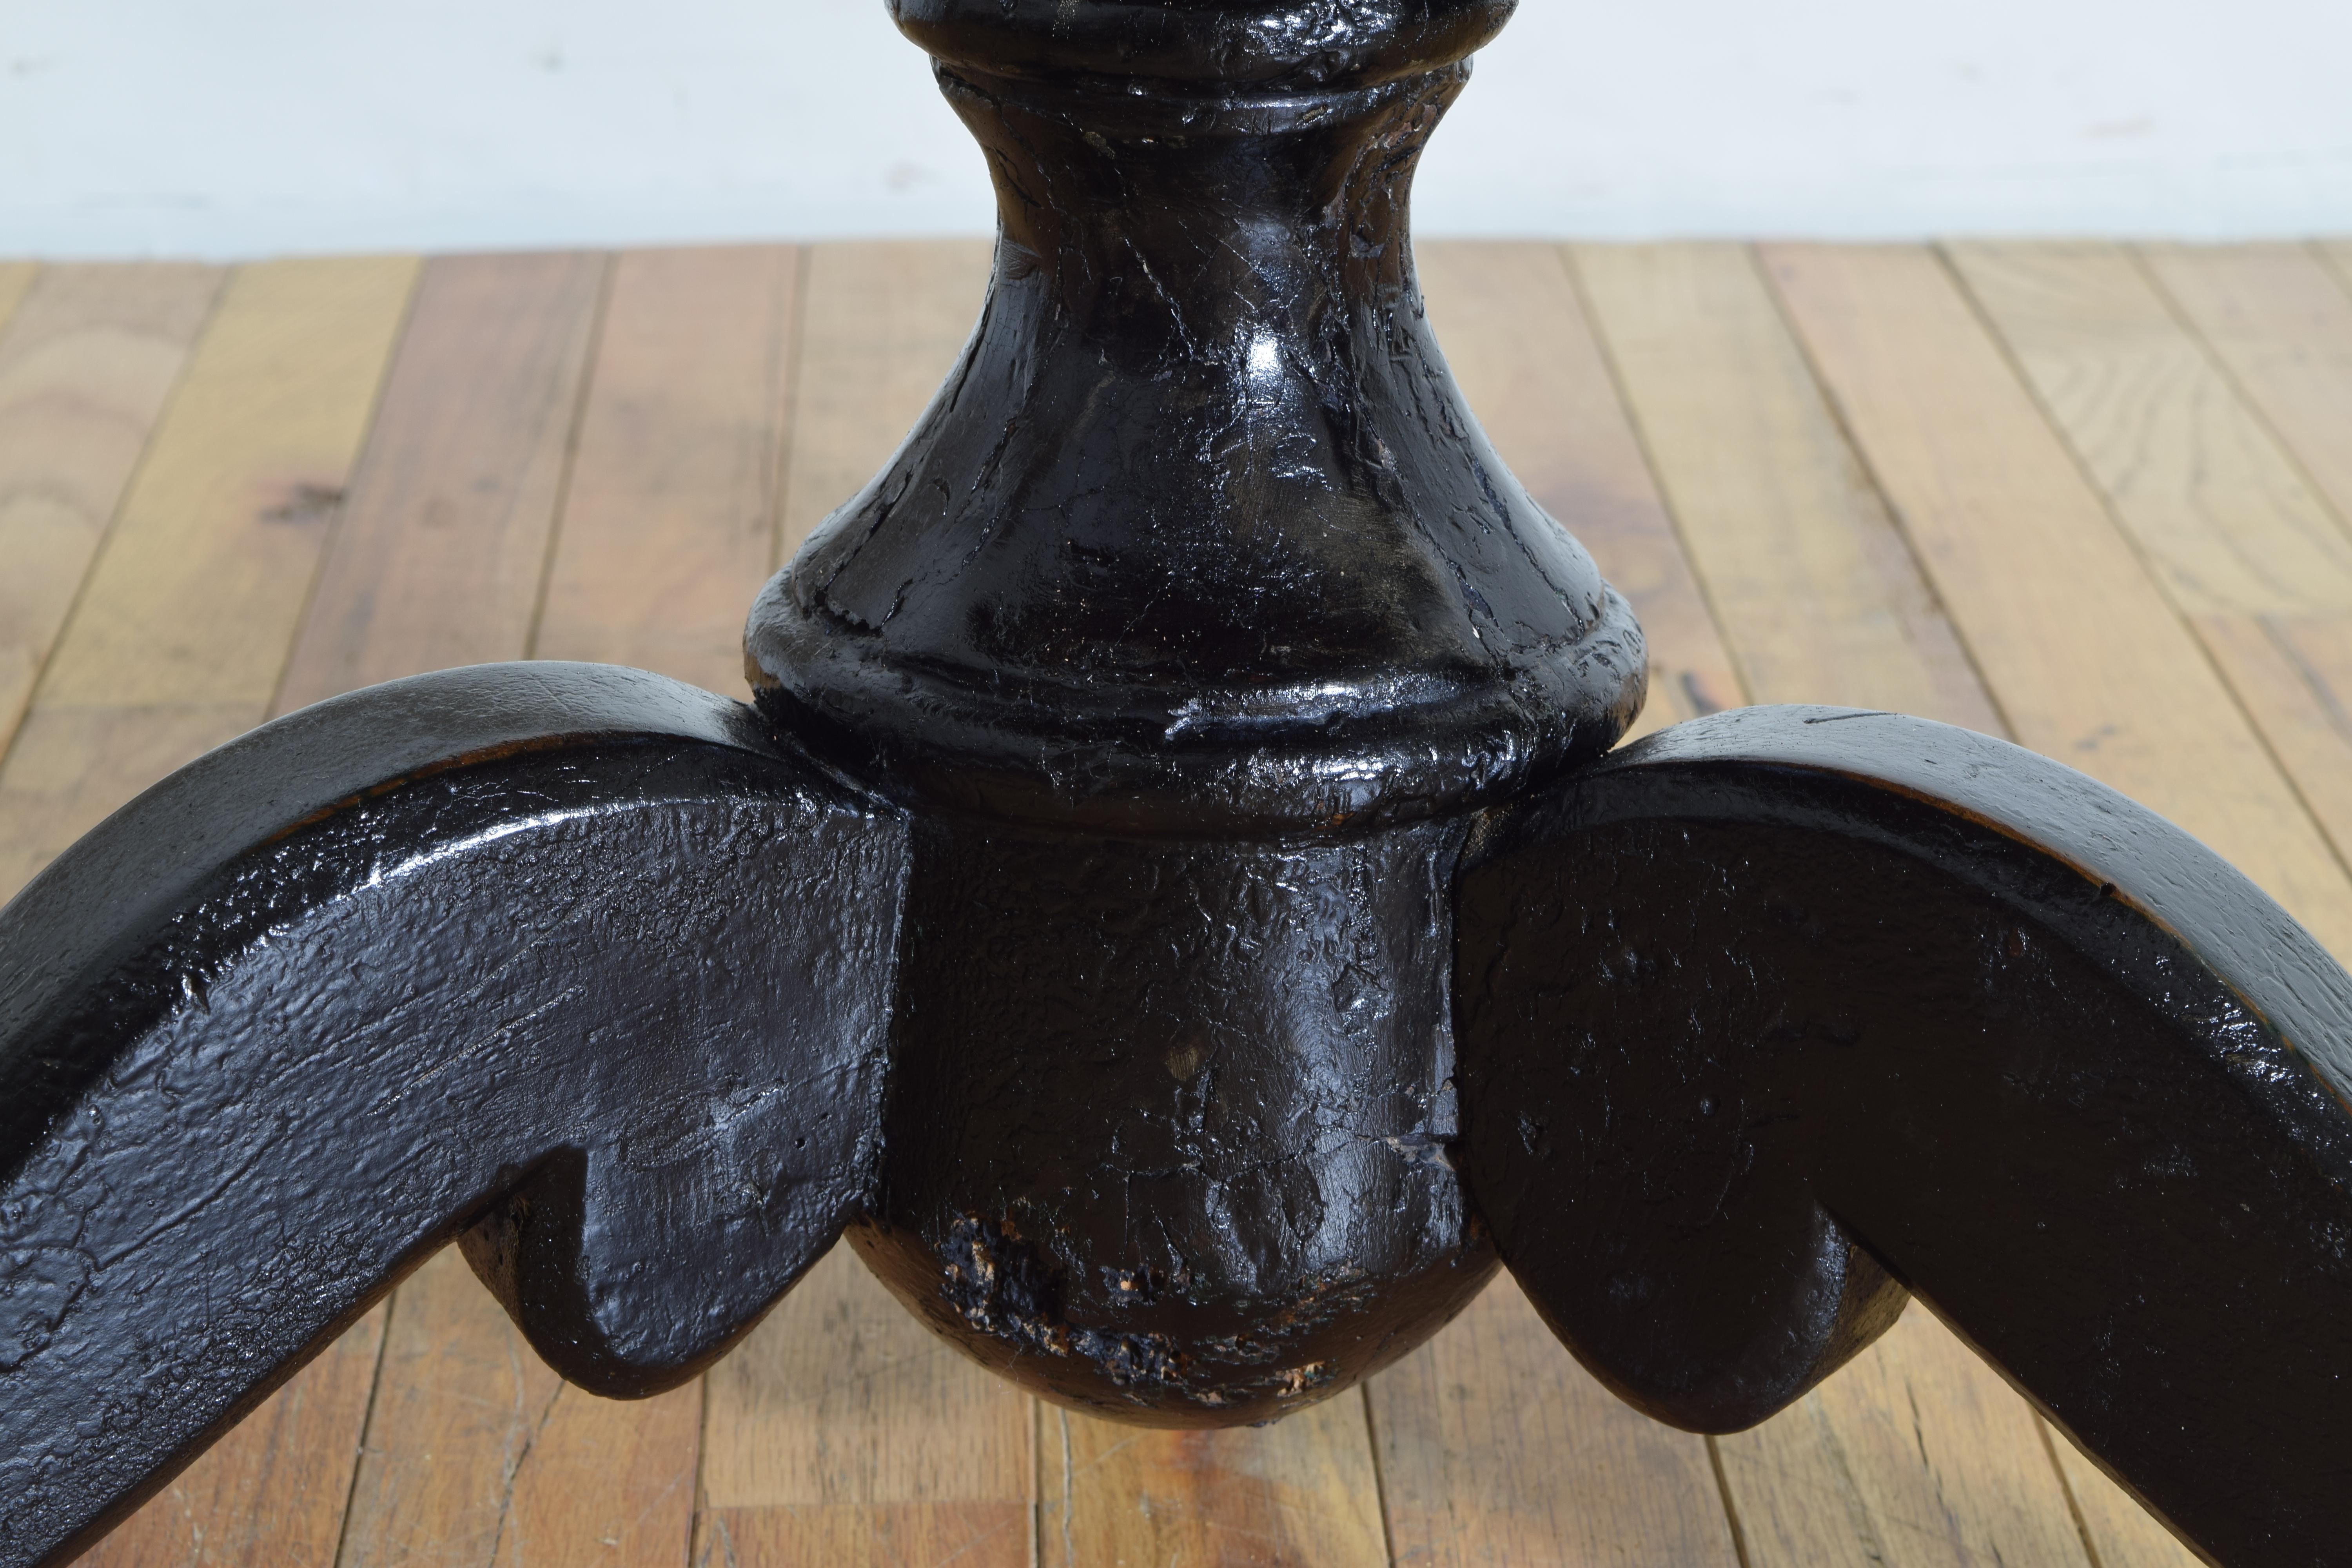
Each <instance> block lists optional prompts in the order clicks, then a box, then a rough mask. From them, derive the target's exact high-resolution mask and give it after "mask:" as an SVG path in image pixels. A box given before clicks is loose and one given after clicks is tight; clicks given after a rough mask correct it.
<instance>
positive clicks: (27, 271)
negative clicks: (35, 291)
mask: <svg viewBox="0 0 2352 1568" xmlns="http://www.w3.org/2000/svg"><path fill="white" fill-rule="evenodd" d="M40 271H41V265H40V263H39V262H37V261H0V327H5V326H6V325H7V322H8V318H9V316H10V315H12V314H13V313H14V312H15V311H16V306H17V304H18V303H19V302H20V301H21V300H23V299H24V298H25V295H26V292H27V291H29V290H30V289H32V287H33V280H34V279H36V278H37V277H39V276H40Z"/></svg>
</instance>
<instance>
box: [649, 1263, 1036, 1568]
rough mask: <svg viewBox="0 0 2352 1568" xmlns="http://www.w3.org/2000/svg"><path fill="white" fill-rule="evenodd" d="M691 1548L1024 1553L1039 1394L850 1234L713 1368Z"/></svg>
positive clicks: (975, 1560)
mask: <svg viewBox="0 0 2352 1568" xmlns="http://www.w3.org/2000/svg"><path fill="white" fill-rule="evenodd" d="M1034 1404H1035V1401H1034V1400H1032V1399H1031V1398H1029V1397H1028V1396H1027V1395H1026V1394H1022V1393H1020V1392H1019V1391H1017V1390H1015V1389H1014V1388H1013V1387H1012V1386H1011V1385H1009V1384H1004V1383H1002V1382H1000V1381H999V1380H997V1379H996V1378H995V1377H993V1376H992V1375H991V1374H990V1373H986V1372H984V1371H982V1369H981V1368H980V1367H978V1366H977V1365H974V1364H973V1363H971V1362H969V1361H966V1360H965V1359H964V1358H963V1357H961V1356H960V1355H958V1354H957V1353H956V1352H954V1351H953V1350H951V1349H950V1348H949V1346H948V1345H947V1343H946V1342H945V1341H942V1340H940V1339H938V1338H936V1337H935V1336H934V1335H932V1333H931V1332H930V1331H929V1330H928V1329H926V1328H924V1327H923V1326H922V1324H921V1323H919V1321H916V1320H915V1318H914V1317H913V1315H912V1314H910V1313H908V1311H907V1310H906V1309H905V1308H903V1307H901V1306H899V1305H898V1302H897V1301H896V1300H892V1299H891V1298H890V1296H889V1295H888V1294H887V1292H885V1291H884V1290H883V1289H882V1288H881V1286H879V1285H878V1284H877V1283H876V1282H875V1280H874V1278H873V1276H872V1275H870V1274H868V1273H867V1272H866V1266H865V1265H864V1264H862V1263H860V1262H859V1261H858V1260H857V1258H856V1254H854V1253H853V1252H852V1251H851V1250H850V1249H849V1247H847V1246H846V1245H844V1246H841V1247H835V1248H834V1250H833V1251H832V1252H831V1253H830V1254H829V1255H827V1257H826V1258H824V1261H823V1262H821V1263H819V1264H818V1265H817V1266H816V1267H815V1268H813V1269H811V1270H810V1271H809V1273H808V1276H807V1277H806V1278H805V1279H803V1280H802V1281H801V1282H800V1284H799V1285H797V1286H795V1287H794V1288H793V1291H792V1293H791V1294H790V1295H788V1296H786V1297H785V1298H784V1299H783V1300H782V1302H781V1303H780V1304H779V1305H778V1306H777V1308H776V1309H775V1310H774V1311H772V1313H770V1314H769V1316H768V1318H767V1321H764V1322H763V1323H761V1325H760V1327H759V1328H758V1329H757V1330H755V1331H753V1332H752V1335H751V1339H750V1340H748V1341H747V1342H745V1343H744V1344H743V1346H742V1347H741V1348H740V1349H739V1350H738V1351H736V1352H735V1353H734V1354H732V1355H730V1356H729V1357H728V1358H727V1359H726V1360H725V1361H723V1362H721V1363H719V1365H718V1366H717V1367H715V1368H713V1369H712V1371H711V1373H710V1375H709V1420H708V1424H707V1429H706V1433H705V1437H704V1456H705V1457H704V1460H703V1472H702V1492H703V1510H704V1511H703V1513H702V1515H701V1517H700V1519H699V1521H698V1530H697V1542H696V1547H695V1562H696V1563H698V1564H701V1563H719V1564H727V1565H730V1568H740V1565H744V1564H751V1563H849V1564H857V1565H860V1568H933V1565H935V1564H943V1563H950V1562H953V1563H957V1564H959V1565H963V1564H971V1565H972V1568H1025V1565H1026V1564H1028V1563H1030V1562H1031V1560H1032V1559H1031V1542H1030V1535H1031V1525H1032V1522H1033V1513H1032V1505H1033V1502H1034V1498H1035V1495H1036V1467H1035V1428H1034V1415H1033V1407H1034Z"/></svg>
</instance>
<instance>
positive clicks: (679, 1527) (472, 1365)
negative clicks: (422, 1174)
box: [337, 1247, 702, 1568]
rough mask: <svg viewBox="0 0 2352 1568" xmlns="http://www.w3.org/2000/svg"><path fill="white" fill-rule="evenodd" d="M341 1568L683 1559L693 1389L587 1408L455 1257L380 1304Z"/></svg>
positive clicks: (607, 1565) (615, 1566)
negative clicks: (375, 1361)
mask: <svg viewBox="0 0 2352 1568" xmlns="http://www.w3.org/2000/svg"><path fill="white" fill-rule="evenodd" d="M384 1335H385V1344H384V1353H383V1372H382V1373H381V1374H380V1377H379V1382H378V1385H377V1389H376V1396H375V1404H374V1408H373V1411H372V1412H371V1414H370V1415H369V1419H368V1427H367V1446H366V1448H365V1450H364V1451H363V1452H362V1455H361V1458H360V1466H359V1474H358V1477H357V1479H355V1481H354V1482H353V1483H352V1491H351V1513H350V1518H349V1520H348V1521H346V1523H345V1525H344V1529H343V1541H342V1550H341V1554H340V1556H339V1557H338V1559H337V1561H338V1562H339V1563H341V1565H342V1568H420V1565H424V1564H432V1565H433V1568H592V1565H593V1568H635V1565H636V1564H655V1563H660V1564H668V1565H676V1564H681V1563H684V1562H685V1561H686V1553H687V1540H688V1529H689V1526H690V1520H691V1510H690V1508H689V1506H688V1503H689V1500H690V1499H691V1498H692V1496H693V1491H694V1468H695V1443H694V1437H695V1432H696V1429H697V1427H698V1425H699V1424H700V1420H701V1414H702V1389H701V1384H699V1383H693V1384H688V1385H687V1386H686V1387H684V1388H681V1389H677V1390H674V1391H672V1392H671V1393H668V1394H662V1395H659V1396H658V1397H656V1398H653V1399H648V1400H642V1401H631V1402H626V1403H624V1402H620V1401H615V1400H609V1399H599V1398H597V1397H596V1396H595V1395H593V1394H583V1393H582V1392H581V1391H580V1390H579V1389H577V1388H574V1387H572V1386H571V1385H570V1384H566V1383H565V1382H564V1381H563V1380H562V1378H560V1377H558V1376H556V1374H555V1373H552V1372H550V1371H549V1370H548V1369H547V1365H546V1363H543V1362H541V1360H540V1359H539V1357H538V1355H537V1354H536V1353H535V1352H533V1351H532V1350H531V1349H530V1345H529V1344H527V1343H526V1342H524V1340H523V1338H522V1334H521V1332H520V1331H519V1330H518V1329H516V1327H515V1326H514V1323H513V1321H511V1320H510V1319H509V1318H508V1316H507V1314H506V1311H505V1310H504V1309H503V1308H501V1307H500V1306H499V1304H498V1303H497V1301H495V1300H492V1298H491V1296H490V1293H489V1292H488V1291H487V1290H485V1289H482V1287H481V1283H480V1282H479V1281H478V1280H477V1279H475V1278H474V1275H473V1270H471V1269H470V1268H467V1266H466V1260H465V1259H464V1258H462V1257H460V1256H459V1255H458V1252H457V1249H456V1248H455V1247H450V1248H447V1249H445V1250H444V1251H443V1252H441V1253H440V1254H439V1255H438V1256H436V1258H433V1260H432V1261H431V1262H429V1263H427V1264H425V1267H424V1268H420V1269H419V1270H417V1271H416V1273H415V1274H414V1275H412V1276H410V1277H409V1279H408V1280H407V1281H406V1282H405V1283H404V1284H403V1285H402V1286H401V1288H400V1292H399V1294H398V1295H397V1296H396V1297H395V1298H394V1300H393V1303H392V1310H391V1317H390V1321H389V1323H388V1325H387V1327H386V1329H385V1331H384Z"/></svg>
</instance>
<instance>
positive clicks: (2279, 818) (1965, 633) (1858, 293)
mask: <svg viewBox="0 0 2352 1568" xmlns="http://www.w3.org/2000/svg"><path fill="white" fill-rule="evenodd" d="M1765 255H1766V258H1767V263H1768V267H1769V271H1770V275H1771V277H1772V279H1773V280H1774V282H1775V283H1776V285H1777V286H1778V288H1779V290H1780V296H1781V298H1782V300H1783V301H1784V302H1785V303H1786V305H1787V307H1788V309H1789V310H1790V316H1791V318H1792V319H1793V321H1795V322H1796V324H1797V328H1798V331H1799V333H1800V335H1801V337H1802V339H1803V340H1804V342H1805V343H1806V346H1807V348H1808V351H1809V352H1810V353H1811V358H1812V361H1813V363H1814V364H1815V365H1816V366H1817V367H1819V368H1820V370H1821V371H1822V375H1823V378H1824V380H1825V381H1826V383H1827V384H1828V386H1829V388H1830V391H1831V394H1832V396H1833V398H1834V399H1835V400H1836V403H1837V405H1838V407H1839V409H1840V412H1841V413H1842V415H1843V418H1844V421H1845V424H1846V426H1847V427H1848V428H1849V429H1851V430H1852V431H1853V433H1854V435H1855V437H1856V438H1857V439H1858V441H1859V443H1860V445H1861V448H1862V455H1863V457H1864V460H1865V461H1866V462H1868V463H1869V465H1870V467H1871V469H1872V472H1873V473H1874V475H1875V476H1876V477H1877V479H1878V480H1879V482H1880V484H1881V485H1882V487H1883V489H1884V490H1885V494H1886V496H1887V499H1888V500H1889V501H1890V502H1891V503H1892V504H1893V506H1894V508H1895V513H1896V515H1897V516H1898V518H1899V519H1900V521H1902V523H1903V526H1904V528H1905V530H1906V533H1907V534H1908V535H1909V537H1910V539H1911V541H1912V543H1913V545H1914V547H1915V549H1916V551H1917V552H1918V554H1919V556H1920V558H1921V561H1922V563H1924V564H1925V566H1926V568H1927V575H1928V578H1929V580H1930V582H1931V583H1932V584H1934V586H1935V588H1936V589H1937V594H1938V595H1939V597H1940V598H1941V600H1942V602H1943V604H1944V605H1945V607H1946V608H1947V610H1948V612H1949V613H1950V615H1951V616H1952V618H1953V621H1954V624H1955V625H1956V626H1958V630H1959V632H1960V636H1961V637H1962V639H1963V640H1964V642H1965V643H1966V644H1967V646H1968V648H1969V653H1970V655H1971V656H1972V658H1974V660H1975V662H1976V665H1977V668H1978V669H1979V671H1981V672H1982V674H1983V675H1984V677H1985V680H1986V684H1987V687H1988V688H1989V689H1990V694H1991V696H1992V698H1993V700H1995V701H1996V702H1997V703H1998V704H1999V705H2000V709H2001V711H2002V712H2003V714H2004V715H2005V716H2006V717H2007V718H2008V720H2009V722H2010V725H2011V729H2012V731H2014V733H2015V736H2016V739H2017V740H2018V741H2019V742H2021V743H2023V744H2025V745H2028V746H2031V747H2032V748H2033V749H2034V750H2036V751H2038V752H2042V753H2044V754H2045V755H2048V756H2052V757H2054V758H2056V759H2058V760H2059V761H2061V762H2063V763H2070V764H2071V765H2073V766H2074V767H2077V768H2080V769H2082V770H2083V771H2084V772H2085V773H2090V774H2091V775H2092V776H2094V777H2095V778H2098V779H2101V780H2103V781H2104V782H2105V783H2107V784H2112V785H2114V786H2115V787H2116V788H2117V789H2119V790H2121V791H2123V792H2124V793H2125V794H2126V795H2132V796H2133V797H2135V798H2136V799H2137V800H2138V801H2140V802H2141V803H2142V804H2143V805H2147V806H2149V807H2151V808H2152V809H2154V810H2156V811H2158V812H2160V813H2162V814H2163V815H2164V816H2168V817H2169V818H2170V819H2172V820H2173V821H2174V822H2176V823H2178V824H2179V825H2180V826H2183V827H2185V828H2186V829H2188V830H2189V832H2190V833H2193V834H2195V835H2196V836H2197V837H2200V838H2201V839H2203V840H2204V841H2205V842H2206V843H2207V844H2209V845H2210V846H2212V847H2213V848H2214V849H2215V850H2217V851H2218V852H2220V853H2221V855H2222V856H2223V857H2225V858H2228V859H2229V860H2231V862H2232V863H2234V864H2235V865H2236V866H2237V867H2238V868H2240V869H2241V870H2243V871H2244V872H2245V873H2246V874H2247V875H2248V876H2250V877H2252V879H2254V880H2255V881H2256V882H2258V883H2260V884H2261V885H2262V886H2263V889H2265V890H2267V891H2268V892H2269V893H2270V894H2271V895H2272V896H2273V898H2275V899H2277V900H2279V901H2280V902H2281V903H2282V904H2284V905H2285V906H2286V908H2287V910H2288V911H2289V912H2290V913H2292V914H2293V915H2294V917H2295V918H2296V919H2298V920H2300V921H2302V922H2303V923H2304V924H2305V926H2307V927H2308V928H2310V930H2311V931H2312V932H2313V933H2314V934H2315V936H2317V937H2318V939H2319V940H2320V941H2321V942H2324V943H2326V945H2327V946H2328V947H2329V948H2330V949H2331V950H2332V951H2334V952H2347V953H2352V883H2347V880H2346V879H2345V876H2344V873H2343V870H2342V868H2340V867H2339V866H2338V865H2337V864H2336V859H2335V857H2334V856H2333V854H2332V853H2331V852H2330V849H2329V846H2328V843H2327V841H2326V838H2325V837H2323V836H2322V835H2321V833H2320V832H2319V830H2318V828H2317V827H2316V826H2315V824H2314V823H2313V821H2312V819H2311V817H2310V816H2308V815H2307V814H2306V813H2305V809H2304V807H2303V805H2302V802H2301V801H2300V800H2299V799H2297V797H2296V795H2295V794H2294V790H2293V789H2292V787H2291V786H2290V785H2289V784H2288V783H2287V781H2286V779H2285V778H2284V775H2282V773H2280V772H2279V769H2278V767H2277V766H2276V764H2275V763H2273V761H2272V759H2271V756H2270V754H2269V752H2267V751H2266V750H2265V748H2264V747H2263V743H2262V740H2261V737H2260V736H2259V735H2258V733H2257V732H2256V731H2255V729H2254V727H2253V724H2252V721H2250V720H2249V719H2248V718H2247V716H2246V714H2245V713H2244V711H2243V710H2242V709H2241V708H2240V707H2239V706H2238V704H2237V702H2236V700H2234V699H2233V698H2232V696H2231V692H2230V689H2229V688H2228V687H2227V686H2226V685H2225V684H2224V683H2223V681H2222V679H2221V677H2220V676H2219V675H2218V674H2217V673H2216V672H2215V670H2214V668H2213V666H2212V664H2211V662H2210V659H2209V658H2208V656H2207V654H2206V651H2205V649H2204V648H2203V647H2201V646H2200V644H2199V642H2198V640H2197V638H2196V637H2194V636H2193V635H2192V634H2191V632H2190V630H2189V627H2188V626H2187V625H2186V624H2185V623H2184V622H2183V621H2182V620H2181V618H2180V616H2179V615H2178V614H2177V613H2176V612H2175V610H2174V608H2173V606H2172V605H2171V604H2170V603H2169V602H2168V599H2167V598H2166V596H2165V594H2164V592H2163V590H2162V589H2161V588H2160V587H2158V584H2157V583H2156V581H2155V580H2154V579H2153V578H2152V577H2151V576H2150V575H2149V574H2148V572H2147V570H2146V569H2144V568H2143V566H2142V564H2141V562H2140V557H2139V554H2138V552H2137V548H2136V546H2135V545H2134V543H2133V542H2132V541H2131V540H2130V539H2129V538H2128V537H2127V536H2126V533H2125V532H2124V531H2123V530H2122V529H2121V528H2120V527H2119V526H2118V525H2117V524H2116V521H2115V520H2114V519H2113V518H2112V517H2110V516H2109V515H2108V512H2107V510H2106V506H2105V501H2104V500H2103V499H2102V498H2101V496H2100V495H2099V494H2098V493H2097V491H2096V490H2095V489H2093V488H2092V485H2091V483H2090V481H2089V480H2088V479H2086V478H2085V477H2084V474H2083V473H2082V471H2081V470H2080V469H2079V468H2076V467H2075V463H2074V456H2073V454H2072V453H2071V452H2070V451H2069V450H2068V449H2067V447H2065V445H2064V444H2063V441H2062V440H2061V438H2060V437H2059V436H2058V434H2057V432H2056V431H2054V430H2053V429H2052V428H2051V427H2050V426H2049V425H2048V424H2047V423H2046V422H2045V421H2044V419H2043V417H2042V412H2041V410H2040V408H2039V407H2038V406H2037V405H2036V404H2035V402H2034V399H2033V396H2032V393H2031V392H2029V391H2028V389H2027V388H2026V387H2025V385H2024V384H2022V383H2021V381H2020V380H2019V379H2018V376H2017V374H2016V372H2015V371H2014V370H2013V369H2012V368H2011V364H2010V363H2009V361H2008V359H2007V358H2006V357H2005V356H2004V353H2003V352H2002V349H2001V347H2000V344H1999V343H1998V342H1995V340H1994V339H1993V337H1992V335H1991V333H1990V330H1989V329H1988V328H1987V327H1986V326H1985V324H1984V323H1983V322H1982V321H1980V320H1979V318H1978V317H1977V315H1976V313H1975V310H1974V307H1973V306H1972V304H1971V302H1970V301H1969V299H1968V298H1967V297H1966V296H1965V295H1963V293H1962V292H1961V290H1960V287H1959V285H1958V282H1957V280H1956V279H1954V278H1953V277H1952V275H1951V274H1950V273H1949V272H1948V271H1947V270H1946V268H1945V267H1944V265H1943V263H1942V262H1941V260H1940V259H1939V258H1937V256H1936V255H1934V254H1933V253H1931V252H1929V251H1927V250H1924V249H1918V248H1913V247H1816V246H1774V247H1768V248H1767V250H1766V251H1765Z"/></svg>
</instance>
